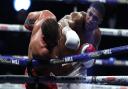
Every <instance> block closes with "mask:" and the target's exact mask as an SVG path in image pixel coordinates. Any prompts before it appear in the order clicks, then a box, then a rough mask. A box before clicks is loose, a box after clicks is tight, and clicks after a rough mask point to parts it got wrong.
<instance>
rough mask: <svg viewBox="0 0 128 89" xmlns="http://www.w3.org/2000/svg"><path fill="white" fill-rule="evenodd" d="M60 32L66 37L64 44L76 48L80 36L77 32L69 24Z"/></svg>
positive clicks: (78, 44)
mask: <svg viewBox="0 0 128 89" xmlns="http://www.w3.org/2000/svg"><path fill="white" fill-rule="evenodd" d="M62 34H63V35H65V37H66V42H65V46H66V47H67V48H69V49H75V50H76V49H78V48H79V46H80V38H79V36H78V35H77V33H76V32H75V31H74V30H72V29H71V28H70V27H69V26H65V27H64V28H63V29H62Z"/></svg>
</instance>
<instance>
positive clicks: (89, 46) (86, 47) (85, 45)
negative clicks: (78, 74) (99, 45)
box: [81, 43, 96, 53]
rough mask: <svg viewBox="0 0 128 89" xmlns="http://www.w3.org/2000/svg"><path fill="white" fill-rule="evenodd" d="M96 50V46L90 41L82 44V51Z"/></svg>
mask: <svg viewBox="0 0 128 89" xmlns="http://www.w3.org/2000/svg"><path fill="white" fill-rule="evenodd" d="M95 50H96V49H95V47H94V46H93V45H92V44H89V43H85V44H83V45H82V46H81V53H87V52H94V51H95Z"/></svg>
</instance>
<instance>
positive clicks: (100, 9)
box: [90, 1, 105, 17]
mask: <svg viewBox="0 0 128 89" xmlns="http://www.w3.org/2000/svg"><path fill="white" fill-rule="evenodd" d="M90 7H94V8H95V9H96V10H97V11H98V12H99V13H100V14H101V15H102V17H104V14H105V6H104V4H103V3H102V2H99V1H95V2H93V3H92V4H91V5H90Z"/></svg>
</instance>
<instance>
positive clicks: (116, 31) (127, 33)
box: [0, 24, 128, 37]
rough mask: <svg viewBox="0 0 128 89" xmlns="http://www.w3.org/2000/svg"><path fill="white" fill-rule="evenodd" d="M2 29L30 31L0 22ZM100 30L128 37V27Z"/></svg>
mask: <svg viewBox="0 0 128 89" xmlns="http://www.w3.org/2000/svg"><path fill="white" fill-rule="evenodd" d="M0 30H2V31H18V32H30V31H29V30H27V29H26V28H25V27H24V26H23V25H18V24H0ZM100 31H101V34H102V35H107V36H122V37H128V30H127V29H111V28H100Z"/></svg>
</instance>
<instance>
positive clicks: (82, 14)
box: [70, 11, 86, 20]
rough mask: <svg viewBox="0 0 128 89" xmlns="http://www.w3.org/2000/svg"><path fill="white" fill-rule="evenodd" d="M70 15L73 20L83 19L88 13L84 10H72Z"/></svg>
mask: <svg viewBox="0 0 128 89" xmlns="http://www.w3.org/2000/svg"><path fill="white" fill-rule="evenodd" d="M70 15H71V18H72V19H73V20H81V19H82V18H84V17H85V16H86V13H85V12H84V11H81V12H72V13H71V14H70Z"/></svg>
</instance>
